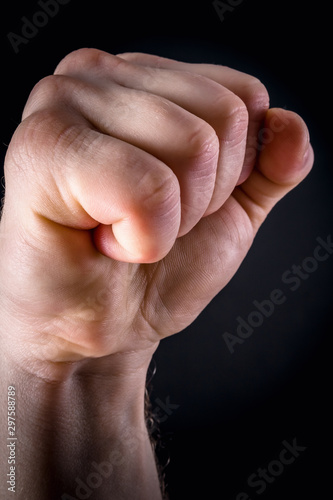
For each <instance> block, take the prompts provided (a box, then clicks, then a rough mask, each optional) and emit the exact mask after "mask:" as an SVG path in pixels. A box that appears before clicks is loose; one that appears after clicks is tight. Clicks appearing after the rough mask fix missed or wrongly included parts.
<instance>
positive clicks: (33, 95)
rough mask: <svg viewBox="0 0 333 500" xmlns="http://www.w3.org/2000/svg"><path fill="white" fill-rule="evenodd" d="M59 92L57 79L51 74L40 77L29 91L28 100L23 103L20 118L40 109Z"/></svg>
mask: <svg viewBox="0 0 333 500" xmlns="http://www.w3.org/2000/svg"><path fill="white" fill-rule="evenodd" d="M58 92H59V81H58V79H57V77H55V76H53V75H49V76H46V77H44V78H42V79H41V80H40V81H39V82H38V83H36V85H35V86H34V87H33V89H32V91H31V92H30V95H29V98H28V101H27V103H26V105H25V108H24V111H23V115H22V118H23V119H24V118H26V117H27V116H28V115H30V114H31V113H33V112H34V111H35V110H37V109H41V108H42V107H44V106H45V105H46V104H47V103H49V102H51V101H54V98H55V96H56V95H57V94H58Z"/></svg>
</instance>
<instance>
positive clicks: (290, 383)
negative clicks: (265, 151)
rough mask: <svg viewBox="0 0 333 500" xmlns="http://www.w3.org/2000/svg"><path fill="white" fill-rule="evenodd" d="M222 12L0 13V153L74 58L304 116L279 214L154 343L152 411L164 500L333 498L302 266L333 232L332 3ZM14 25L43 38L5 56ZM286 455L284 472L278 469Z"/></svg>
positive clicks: (320, 311) (96, 9) (319, 363)
mask: <svg viewBox="0 0 333 500" xmlns="http://www.w3.org/2000/svg"><path fill="white" fill-rule="evenodd" d="M62 1H63V3H64V2H65V0H62ZM220 4H222V2H220ZM225 4H226V5H228V1H227V0H226V2H225ZM230 6H233V7H232V9H233V10H232V9H231V8H229V9H228V10H227V11H226V12H225V14H224V19H222V16H219V15H218V13H217V11H216V9H215V8H214V5H213V2H212V1H210V0H205V1H203V0H197V1H195V2H194V1H180V0H178V2H174V1H168V2H158V1H155V2H144V1H139V0H138V1H131V0H127V1H126V2H123V3H122V4H115V3H112V2H103V1H102V0H94V1H93V2H92V1H86V2H82V1H79V0H70V1H68V2H67V4H64V5H61V6H59V12H58V13H57V14H56V15H54V17H53V18H50V19H45V16H44V17H43V16H42V17H40V16H39V17H38V16H37V17H36V16H35V14H36V12H38V11H41V7H40V5H38V2H37V1H35V0H28V1H27V0H26V1H24V2H22V1H16V2H13V3H12V4H11V5H9V3H8V2H7V3H5V4H4V5H3V13H2V16H1V17H2V19H1V70H2V78H1V93H2V105H1V109H2V117H1V118H2V119H1V153H2V156H4V155H5V152H6V144H8V142H9V141H10V137H11V135H12V133H13V131H14V129H15V127H16V125H17V124H18V123H19V121H20V113H21V110H22V108H23V106H24V103H25V101H26V99H27V97H28V94H29V91H30V90H31V88H32V87H33V85H34V84H35V83H36V82H37V81H38V80H39V79H40V78H42V77H43V76H45V75H47V74H49V73H52V71H53V69H54V67H55V66H56V64H57V63H58V62H59V60H60V59H61V58H62V57H63V56H64V55H65V54H67V53H68V52H70V51H71V50H73V49H76V48H79V47H83V46H90V47H97V48H100V49H103V50H107V51H110V52H112V53H117V52H121V51H146V52H152V53H157V54H160V55H165V56H168V57H172V58H178V59H183V60H187V61H190V62H212V63H219V64H224V65H229V66H232V67H235V68H236V69H239V70H242V71H245V72H249V73H251V74H254V75H255V76H257V77H259V78H260V79H261V80H262V81H263V83H264V84H265V85H266V87H267V89H268V90H269V92H270V95H271V103H272V106H279V107H285V108H287V109H291V110H294V111H296V112H298V113H300V114H301V115H302V116H303V117H304V118H305V120H306V122H307V123H308V125H309V128H310V133H311V136H312V143H313V146H314V149H315V154H316V162H315V167H314V169H313V171H312V173H311V174H310V175H309V177H308V178H307V179H306V181H305V182H303V183H302V184H301V185H300V186H299V187H298V188H297V189H296V190H295V191H293V192H292V193H291V194H289V195H288V196H287V197H286V198H285V199H284V200H283V201H282V202H280V204H279V205H278V206H277V207H276V208H275V210H274V212H273V213H272V214H271V215H270V217H269V219H268V220H267V221H266V223H265V224H264V226H263V227H262V229H261V231H260V233H259V235H258V236H257V238H256V240H255V242H254V245H253V247H252V249H251V251H250V253H249V255H248V257H247V258H246V260H245V261H244V263H243V264H242V266H241V268H240V270H239V272H238V273H237V275H236V276H235V277H234V279H233V280H232V281H231V282H230V283H229V285H228V286H227V287H226V288H225V289H224V290H223V291H222V292H221V293H220V294H219V295H218V296H217V297H216V298H215V299H214V300H213V301H212V302H211V304H210V305H209V306H208V307H207V308H206V310H205V311H204V312H203V313H202V314H201V316H200V317H199V318H198V319H197V320H196V321H195V322H194V323H193V324H192V325H191V326H190V327H189V328H187V329H186V330H185V331H183V332H182V333H180V334H178V335H176V336H174V337H171V338H169V339H166V340H165V341H163V342H162V344H161V346H160V348H159V349H158V351H157V353H156V356H155V360H154V361H155V365H156V368H157V371H156V374H155V376H154V377H153V382H152V383H153V391H152V394H151V399H152V406H153V410H154V413H156V414H158V416H159V417H160V420H161V434H162V437H161V439H162V442H164V443H165V447H164V450H162V451H161V452H160V453H161V460H163V461H165V460H166V459H168V458H169V459H170V463H169V465H168V466H167V468H166V470H165V473H166V480H167V483H168V485H169V492H170V497H171V500H180V499H182V500H183V499H184V498H194V497H197V496H198V497H201V498H207V499H215V498H216V499H217V498H218V499H227V500H234V499H237V500H245V499H248V498H250V499H251V500H253V499H259V498H263V499H264V500H275V499H282V498H284V499H294V498H303V497H304V496H305V495H307V497H310V498H315V499H317V498H318V499H319V498H326V497H327V496H329V494H330V493H331V489H332V487H333V485H332V482H331V479H330V471H331V463H330V461H331V451H330V450H331V447H332V439H331V438H332V435H331V419H332V414H331V410H330V408H329V401H330V399H331V392H332V391H331V347H332V344H331V334H332V323H333V321H332V315H331V310H332V305H333V301H332V276H333V273H332V270H333V255H330V257H329V258H328V259H327V260H325V261H321V262H317V264H318V266H317V268H315V267H316V265H315V263H314V262H313V260H311V259H308V258H309V257H311V256H312V255H313V252H314V250H315V248H316V246H317V245H318V242H317V241H316V239H317V238H322V240H324V241H327V240H328V239H329V235H331V234H333V231H332V229H333V228H332V204H333V202H332V195H331V190H332V170H331V164H332V155H331V149H332V147H331V143H332V140H331V135H332V119H331V116H332V96H331V73H330V65H331V45H332V42H331V36H330V19H331V10H330V9H329V3H326V4H324V2H317V3H314V2H312V3H311V2H309V3H305V2H303V1H301V0H296V1H294V2H282V1H275V0H273V1H269V2H268V1H267V0H243V1H235V0H233V1H232V0H229V7H230ZM23 16H25V17H26V18H27V19H30V20H31V19H33V17H34V16H35V18H34V19H35V20H37V22H38V23H39V24H45V26H41V27H40V28H39V29H38V32H30V39H28V40H27V43H19V44H18V46H17V48H16V52H17V53H16V52H15V50H14V47H13V44H12V43H10V40H9V39H8V37H7V34H8V33H9V32H12V33H15V34H16V35H21V29H22V24H23V21H22V17H23ZM2 163H3V162H1V164H2ZM293 265H302V266H303V265H304V266H305V267H306V268H307V269H310V267H311V265H312V266H313V268H312V269H311V272H308V273H307V275H308V277H307V278H305V277H302V278H299V281H298V283H296V281H292V282H289V283H288V282H287V281H286V280H285V279H284V280H283V278H282V276H285V277H290V276H291V274H288V273H287V271H288V270H289V271H290V270H291V269H292V266H293ZM303 272H304V271H303ZM285 273H287V274H285ZM303 276H304V275H303ZM296 284H297V289H295V290H292V288H296ZM274 289H280V290H281V291H282V293H283V295H284V297H285V301H284V303H283V304H281V305H278V306H276V307H275V310H274V312H273V313H272V314H271V315H270V317H267V318H264V321H263V322H262V324H261V325H260V326H258V327H256V328H254V331H253V333H252V335H251V336H249V337H248V338H247V339H246V340H245V341H244V343H243V344H237V345H235V349H234V353H233V354H232V353H231V352H230V350H229V349H228V347H227V345H226V342H225V340H224V337H223V334H224V333H225V332H229V333H232V334H234V333H235V332H236V326H237V318H238V317H241V318H243V319H244V320H247V318H248V316H249V314H250V313H251V312H253V311H254V310H255V305H254V304H253V302H254V301H255V300H257V301H259V302H262V301H263V300H266V299H268V298H269V296H270V294H271V292H272V290H274ZM286 443H288V444H289V446H294V455H295V457H294V458H295V460H294V461H293V463H290V464H288V465H286V464H285V465H281V463H280V464H279V463H278V462H277V460H279V455H280V452H281V451H282V450H283V449H284V448H286V446H287V445H286ZM295 446H296V448H295ZM282 456H284V455H282ZM286 457H287V458H290V461H291V459H292V458H293V455H292V454H291V452H290V451H289V452H288V453H287V455H286ZM267 467H269V472H268V476H265V477H266V478H268V479H261V482H258V481H259V478H258V476H257V474H258V469H259V468H262V469H267ZM274 474H275V475H274ZM251 476H252V482H251V480H250V482H249V478H250V477H251ZM242 492H244V495H242V494H241V493H242Z"/></svg>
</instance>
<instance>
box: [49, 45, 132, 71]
mask: <svg viewBox="0 0 333 500" xmlns="http://www.w3.org/2000/svg"><path fill="white" fill-rule="evenodd" d="M122 64H126V61H125V60H124V59H121V58H120V57H117V56H115V55H113V54H109V53H108V52H104V51H103V50H99V49H91V48H82V49H78V50H75V51H73V52H70V53H69V54H68V55H67V56H65V57H64V59H62V60H61V61H60V63H59V64H58V66H57V67H56V69H55V71H54V74H56V75H60V74H61V75H81V77H82V78H84V79H86V78H88V76H89V75H87V72H89V71H96V70H100V71H101V72H102V73H103V72H104V73H109V72H110V70H113V69H115V68H117V66H118V65H122Z"/></svg>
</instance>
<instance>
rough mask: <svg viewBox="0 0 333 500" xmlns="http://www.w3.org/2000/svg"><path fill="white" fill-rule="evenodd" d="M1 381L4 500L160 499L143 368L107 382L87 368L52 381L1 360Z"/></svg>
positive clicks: (85, 365)
mask: <svg viewBox="0 0 333 500" xmlns="http://www.w3.org/2000/svg"><path fill="white" fill-rule="evenodd" d="M100 361H101V360H99V362H100ZM106 364H107V360H105V365H106ZM1 381H2V382H1V417H2V418H1V421H2V422H3V425H2V429H1V485H0V492H1V498H2V499H4V500H5V499H7V498H8V499H10V498H12V491H13V490H15V493H16V495H15V498H17V499H18V500H23V499H24V500H25V499H27V498H29V499H30V498H31V499H32V498H33V499H34V500H45V499H46V498H47V499H50V500H53V499H54V500H55V499H56V500H60V499H61V500H73V499H83V498H89V499H91V500H94V499H95V500H97V499H98V500H104V499H105V500H108V499H109V498H113V499H115V500H117V499H118V498H119V499H120V498H121V499H129V500H132V499H135V500H140V499H142V500H147V499H148V498H149V499H150V500H155V499H156V500H160V499H161V493H160V486H159V481H158V474H157V471H156V465H155V458H154V454H153V451H152V448H151V445H150V440H149V437H148V434H147V430H146V426H145V419H144V389H145V370H144V369H142V370H140V371H137V370H135V371H133V374H132V376H130V375H127V376H122V375H119V376H118V375H114V374H112V376H109V374H108V370H102V369H99V370H98V371H97V373H96V370H95V371H93V370H91V369H90V367H89V362H87V361H86V362H82V363H81V365H80V364H76V365H74V366H73V369H71V370H69V371H67V372H66V375H65V376H64V377H63V378H62V379H61V380H59V379H58V380H57V381H52V382H51V381H46V380H45V379H43V378H39V377H36V376H35V375H32V374H28V373H27V372H26V371H22V370H19V369H17V368H13V366H9V363H8V362H7V361H5V360H4V359H2V366H1ZM9 386H12V387H14V388H15V390H13V391H9V392H15V396H14V395H13V396H12V397H13V398H14V399H13V400H12V399H11V400H10V401H14V400H15V422H14V423H15V427H14V426H13V429H11V431H10V432H14V435H10V434H9V432H8V427H7V419H8V415H7V413H8V404H7V403H8V387H9ZM13 406H14V405H13V404H12V403H11V404H10V407H13ZM12 416H13V415H12ZM11 421H12V420H11ZM12 422H13V421H12ZM10 467H12V469H11V468H10ZM13 467H15V469H13ZM10 473H11V474H12V475H11V476H10V475H7V474H10ZM10 478H12V481H11V482H7V481H8V480H9V481H10ZM9 488H12V489H11V490H10V489H9Z"/></svg>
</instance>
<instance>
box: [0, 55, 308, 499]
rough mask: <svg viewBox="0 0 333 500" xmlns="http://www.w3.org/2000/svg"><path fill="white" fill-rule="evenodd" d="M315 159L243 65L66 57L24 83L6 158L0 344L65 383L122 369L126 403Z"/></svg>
mask: <svg viewBox="0 0 333 500" xmlns="http://www.w3.org/2000/svg"><path fill="white" fill-rule="evenodd" d="M312 163H313V152H312V149H311V146H310V143H309V135H308V131H307V127H306V125H305V124H304V122H303V121H302V119H301V118H300V117H299V116H298V115H296V114H294V113H292V112H289V111H285V110H282V109H269V97H268V94H267V91H266V89H265V88H264V86H263V85H262V84H261V83H260V82H259V81H258V80H257V79H256V78H253V77H252V76H249V75H246V74H243V73H240V72H238V71H235V70H233V69H230V68H226V67H221V66H214V65H205V64H187V63H181V62H177V61H173V60H169V59H164V58H160V57H156V56H151V55H147V54H135V53H131V54H121V55H118V56H114V55H110V54H107V53H105V52H101V51H99V50H95V49H82V50H78V51H75V52H73V53H71V54H69V55H68V56H67V57H65V59H63V60H62V61H61V62H60V64H59V65H58V67H57V68H56V70H55V73H54V75H52V76H49V77H47V78H45V79H44V80H42V81H41V82H39V83H38V84H37V85H36V87H35V88H34V89H33V91H32V93H31V95H30V97H29V99H28V102H27V104H26V107H25V109H24V112H23V120H22V123H21V124H20V125H19V127H18V128H17V130H16V132H15V134H14V137H13V139H12V141H11V144H10V146H9V149H8V154H7V157H6V163H5V179H6V193H5V203H4V209H3V215H2V220H1V226H0V230H1V236H2V237H1V240H0V243H1V247H0V258H1V264H0V266H1V267H0V282H1V287H0V290H1V291H0V307H1V320H0V321H1V352H2V353H3V354H2V356H5V357H7V359H9V360H11V361H9V363H13V366H15V367H16V370H18V371H19V372H20V374H21V375H20V377H19V380H20V381H22V380H24V375H22V374H29V375H26V376H27V377H28V376H29V377H32V378H33V380H34V377H37V378H38V380H46V381H52V383H54V384H60V385H61V384H64V383H65V382H64V381H67V383H68V380H73V379H72V378H71V377H73V376H74V375H73V374H78V373H80V374H81V376H82V377H83V375H82V374H84V378H85V381H87V380H89V382H87V385H85V386H84V387H85V388H86V389H85V390H87V391H88V390H89V389H87V387H90V386H91V384H92V382H91V380H95V378H96V374H98V377H100V378H101V377H102V375H101V373H103V380H105V379H107V380H108V383H111V382H110V379H111V378H112V377H113V376H114V375H116V378H117V377H118V378H117V380H119V375H122V377H123V378H122V380H126V378H127V377H129V379H130V380H131V384H133V380H138V381H139V382H138V384H139V385H138V387H139V390H138V391H136V394H134V390H132V389H129V390H128V392H129V393H131V394H132V398H133V399H131V397H130V396H128V393H127V392H126V391H127V387H129V385H128V386H127V385H126V383H124V382H122V383H123V385H122V389H119V386H118V385H117V391H114V392H115V393H117V394H118V395H119V394H120V395H121V397H120V400H124V401H128V400H131V401H134V400H136V397H137V395H140V398H141V396H142V394H143V390H144V374H145V373H146V370H147V367H148V365H149V361H150V359H151V356H152V353H153V352H154V350H155V349H156V347H157V345H158V342H159V341H160V340H161V339H162V338H163V337H166V336H168V335H171V334H174V333H176V332H178V331H180V330H182V329H184V328H185V327H186V326H188V325H189V324H190V323H191V322H192V321H193V320H194V319H195V318H196V316H197V315H198V314H199V313H200V312H201V311H202V310H203V308H204V307H205V306H206V305H207V304H208V303H209V302H210V300H211V299H212V298H213V297H214V296H215V295H216V294H217V293H218V292H219V291H220V290H221V289H222V288H223V287H224V286H225V285H226V283H227V282H228V281H229V280H230V279H231V277H232V276H233V275H234V273H235V272H236V270H237V269H238V267H239V265H240V263H241V262H242V260H243V258H244V257H245V255H246V253H247V251H248V250H249V248H250V246H251V243H252V241H253V238H254V236H255V234H256V232H257V230H258V228H259V226H260V225H261V223H262V222H263V221H264V219H265V217H266V216H267V214H268V213H269V211H270V210H271V209H272V207H273V206H274V205H275V204H276V203H277V202H278V201H279V200H280V199H281V198H282V197H283V196H284V195H285V194H286V193H287V192H288V191H290V190H291V189H292V188H293V187H295V186H296V185H297V184H298V183H299V182H300V181H302V180H303V179H304V177H305V176H306V175H307V174H308V173H309V171H310V169H311V167H312ZM14 371H15V370H14ZM138 374H140V375H138ZM29 380H30V379H29ZM76 380H78V379H76ZM114 380H115V379H114V378H113V379H112V384H114V383H115V382H114ZM76 383H77V382H76ZM117 383H118V382H117ZM22 384H23V385H22V386H24V382H23V381H22ZM107 385H108V384H107ZM134 386H135V385H134ZM134 386H133V385H131V387H134ZM80 387H81V386H80ZM112 387H114V386H113V385H112ZM136 389H137V387H136ZM81 390H82V387H81ZM100 390H101V389H100ZM131 391H132V392H131ZM83 392H84V391H83ZM111 392H112V391H111ZM80 394H81V393H80ZM112 394H113V392H112ZM28 399H29V398H28ZM46 399H47V398H46ZM77 399H78V402H77V405H78V408H82V407H84V408H88V407H89V404H88V403H87V401H86V400H85V403H84V404H83V403H82V402H81V403H80V401H81V400H80V398H79V396H77ZM87 399H88V398H87ZM141 399H142V398H141ZM141 399H140V403H137V404H135V405H134V404H133V405H132V406H135V408H137V407H140V408H141V409H142V407H141V406H140V405H141ZM33 400H34V397H33V396H31V398H30V401H33ZM120 400H119V398H118V400H117V401H118V403H117V404H118V406H119V404H120V403H119V401H120ZM48 401H49V400H48ZM65 401H66V399H65ZM110 404H111V403H110ZM87 405H88V406H87ZM31 406H32V403H31ZM65 406H66V404H65V403H63V407H65ZM129 406H130V405H128V406H127V408H128V407H129ZM117 408H118V407H117ZM22 411H23V410H22ZM44 411H45V413H47V412H46V410H44ZM87 411H88V414H89V410H87ZM96 411H97V410H96ZM126 411H127V410H124V412H125V413H126ZM100 413H101V415H102V414H103V410H102V407H101V408H100ZM77 414H78V415H79V414H80V411H78V412H77ZM116 414H117V412H116ZM140 414H141V413H140ZM104 417H105V416H104ZM104 417H103V418H104ZM77 418H79V417H77ZM115 418H116V417H115ZM31 420H33V419H32V417H31V418H30V421H31ZM88 421H89V419H88ZM105 425H106V424H105ZM27 432H28V431H27ZM62 432H63V435H65V430H63V431H62ZM111 434H112V433H111V432H110V435H111ZM76 444H77V442H76ZM68 446H69V447H70V444H68ZM73 449H75V446H74V444H73V445H72V447H71V450H73ZM72 453H73V451H72ZM101 453H102V452H100V451H99V454H101ZM124 454H125V455H126V451H124ZM125 455H124V456H125ZM101 456H102V455H101ZM40 461H41V460H40ZM37 462H38V461H36V463H37ZM126 463H127V462H126ZM128 463H129V464H130V463H131V462H130V461H129V462H128ZM128 467H129V465H128ZM75 474H78V471H77V470H76V471H75V472H73V477H75ZM125 475H126V474H125ZM143 476H144V475H143ZM143 476H142V477H143ZM66 477H67V476H66ZM114 477H115V476H112V480H115V479H114ZM121 477H123V476H121ZM119 481H120V480H119ZM66 485H67V486H66ZM117 485H118V486H117ZM66 487H69V486H68V484H67V483H66V482H65V481H64V484H63V488H66ZM72 487H73V491H74V490H75V484H74V483H73V485H72ZM117 488H118V489H117ZM118 490H119V491H122V494H124V496H119V498H136V499H139V498H141V496H140V494H138V492H136V494H135V495H136V496H130V494H129V493H128V492H127V493H126V491H125V493H124V491H123V490H121V485H120V483H119V484H118V483H117V484H116V486H114V489H112V488H111V486H110V490H108V491H112V492H113V494H114V495H115V496H114V497H113V498H118V497H117V494H116V493H115V492H117V491H118ZM38 491H41V490H38ZM132 494H133V492H132V493H131V495H132ZM48 495H49V496H47V498H51V496H50V492H48ZM105 495H107V494H106V493H105ZM119 495H120V494H119ZM126 495H128V496H126ZM22 498H23V497H22ZM31 498H39V497H38V492H37V493H36V491H35V493H34V496H31ZM41 498H42V497H41ZM43 498H44V497H43ZM45 498H46V497H45ZM52 498H53V497H52ZM57 498H58V497H57ZM94 498H95V497H94ZM96 498H109V497H108V496H105V497H104V496H102V495H101V496H96ZM142 498H145V500H147V499H148V498H150V497H148V496H145V494H144V493H142ZM151 498H157V496H152V497H151Z"/></svg>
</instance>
